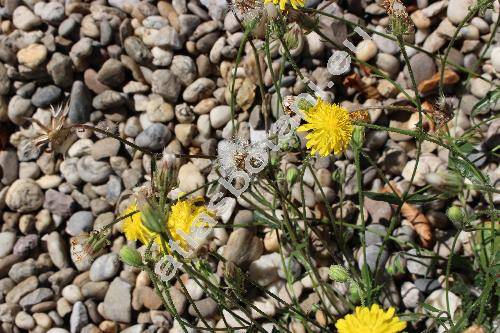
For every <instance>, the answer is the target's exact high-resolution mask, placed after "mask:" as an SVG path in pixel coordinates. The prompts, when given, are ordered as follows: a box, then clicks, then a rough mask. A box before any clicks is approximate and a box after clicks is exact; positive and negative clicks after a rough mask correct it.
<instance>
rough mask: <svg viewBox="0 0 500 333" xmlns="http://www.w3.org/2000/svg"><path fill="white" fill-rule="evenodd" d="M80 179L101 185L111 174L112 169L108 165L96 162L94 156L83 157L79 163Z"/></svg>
mask: <svg viewBox="0 0 500 333" xmlns="http://www.w3.org/2000/svg"><path fill="white" fill-rule="evenodd" d="M77 170H78V175H79V177H80V178H81V179H82V180H83V181H85V182H88V183H91V184H101V183H103V182H105V181H106V180H107V179H108V177H109V175H110V174H111V167H110V166H109V164H108V163H106V162H102V161H96V160H94V159H93V158H92V156H83V157H82V158H80V159H79V160H78V162H77Z"/></svg>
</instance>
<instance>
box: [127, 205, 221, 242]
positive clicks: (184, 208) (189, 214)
mask: <svg viewBox="0 0 500 333" xmlns="http://www.w3.org/2000/svg"><path fill="white" fill-rule="evenodd" d="M198 201H199V199H186V200H179V201H177V202H176V203H175V204H174V205H173V206H172V207H171V211H170V214H169V217H168V221H166V223H165V227H166V229H167V230H168V231H169V234H170V235H171V236H172V239H173V240H174V241H175V242H177V244H178V245H179V246H180V247H182V248H183V249H187V248H188V243H187V242H186V240H184V238H183V237H182V236H181V235H180V234H179V233H178V232H177V231H178V230H182V231H183V232H184V233H185V234H187V235H189V234H190V233H191V231H192V228H193V227H203V226H204V225H203V222H201V221H198V222H197V217H198V215H200V214H202V213H205V214H207V215H208V216H211V217H213V216H214V214H213V213H212V212H210V211H209V210H208V209H207V208H206V207H205V206H200V205H197V204H196V203H197V202H198ZM135 211H138V208H137V205H136V204H131V205H130V206H129V207H128V208H127V209H126V211H125V212H124V215H128V214H131V213H133V212H135ZM123 232H124V233H125V237H126V238H127V240H129V241H140V242H141V243H142V244H145V245H147V244H149V243H150V242H151V241H153V242H155V243H157V244H158V245H159V246H161V240H160V236H159V235H158V234H155V233H153V232H152V231H150V230H149V229H148V228H146V226H144V224H143V222H142V214H141V212H137V213H135V214H133V215H131V216H129V217H127V218H126V219H125V220H124V221H123Z"/></svg>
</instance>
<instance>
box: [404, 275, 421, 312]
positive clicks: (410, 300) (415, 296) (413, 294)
mask: <svg viewBox="0 0 500 333" xmlns="http://www.w3.org/2000/svg"><path fill="white" fill-rule="evenodd" d="M401 297H402V299H403V304H404V305H405V306H406V307H407V308H409V309H415V308H416V307H417V306H418V305H419V304H420V303H422V301H423V299H424V296H423V294H422V292H421V291H420V290H418V288H417V287H416V286H415V285H414V284H413V283H411V282H408V281H405V282H403V284H402V285H401Z"/></svg>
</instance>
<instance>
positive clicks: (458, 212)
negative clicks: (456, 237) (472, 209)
mask: <svg viewBox="0 0 500 333" xmlns="http://www.w3.org/2000/svg"><path fill="white" fill-rule="evenodd" d="M446 215H447V216H448V218H449V219H450V221H451V222H453V224H454V225H455V226H462V225H463V223H464V218H465V216H464V212H463V210H462V209H461V208H460V207H457V206H451V207H450V208H448V210H447V211H446Z"/></svg>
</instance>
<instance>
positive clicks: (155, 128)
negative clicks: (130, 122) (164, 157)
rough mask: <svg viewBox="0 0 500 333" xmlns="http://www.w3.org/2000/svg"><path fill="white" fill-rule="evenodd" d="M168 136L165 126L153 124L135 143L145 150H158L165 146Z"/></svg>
mask: <svg viewBox="0 0 500 333" xmlns="http://www.w3.org/2000/svg"><path fill="white" fill-rule="evenodd" d="M170 136H171V133H170V130H169V129H168V127H167V126H165V125H163V124H159V123H154V124H152V125H150V126H149V127H148V128H146V129H145V130H144V131H143V132H142V133H141V134H139V135H138V136H137V138H136V139H135V143H136V144H137V145H138V146H140V147H144V148H147V149H151V150H160V149H162V148H164V147H165V146H166V145H167V143H168V141H169V140H170Z"/></svg>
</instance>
